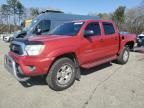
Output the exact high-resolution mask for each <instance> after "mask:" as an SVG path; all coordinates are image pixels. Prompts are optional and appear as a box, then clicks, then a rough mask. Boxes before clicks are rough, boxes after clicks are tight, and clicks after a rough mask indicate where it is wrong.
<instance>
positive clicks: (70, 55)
mask: <svg viewBox="0 0 144 108" xmlns="http://www.w3.org/2000/svg"><path fill="white" fill-rule="evenodd" d="M62 57H68V58H70V59H71V60H72V61H73V62H75V60H76V55H75V53H67V54H63V55H60V56H58V57H56V58H55V60H54V61H56V60H57V59H60V58H62Z"/></svg>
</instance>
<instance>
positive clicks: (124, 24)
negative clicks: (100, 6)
mask: <svg viewBox="0 0 144 108" xmlns="http://www.w3.org/2000/svg"><path fill="white" fill-rule="evenodd" d="M96 15H98V16H99V17H100V18H101V19H105V20H113V21H115V23H116V24H117V25H118V27H119V29H120V31H126V32H131V33H136V34H140V33H142V32H144V0H143V1H142V2H141V4H140V5H139V6H137V7H133V8H131V9H127V8H126V7H125V6H119V7H118V8H117V9H116V10H115V11H114V12H113V13H99V14H96Z"/></svg>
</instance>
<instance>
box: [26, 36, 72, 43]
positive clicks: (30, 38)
mask: <svg viewBox="0 0 144 108" xmlns="http://www.w3.org/2000/svg"><path fill="white" fill-rule="evenodd" d="M70 37H72V36H61V35H46V36H45V35H41V36H36V37H29V38H27V39H28V41H41V42H47V41H51V40H58V39H64V38H70Z"/></svg>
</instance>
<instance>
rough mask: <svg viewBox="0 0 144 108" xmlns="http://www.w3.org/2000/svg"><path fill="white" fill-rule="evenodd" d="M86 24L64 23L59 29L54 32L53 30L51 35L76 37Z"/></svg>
mask: <svg viewBox="0 0 144 108" xmlns="http://www.w3.org/2000/svg"><path fill="white" fill-rule="evenodd" d="M83 24H84V22H70V23H64V24H62V25H60V26H58V27H56V28H55V29H54V30H52V31H51V32H50V33H49V34H51V35H69V36H74V35H76V34H77V33H78V32H79V30H80V28H81V27H82V25H83Z"/></svg>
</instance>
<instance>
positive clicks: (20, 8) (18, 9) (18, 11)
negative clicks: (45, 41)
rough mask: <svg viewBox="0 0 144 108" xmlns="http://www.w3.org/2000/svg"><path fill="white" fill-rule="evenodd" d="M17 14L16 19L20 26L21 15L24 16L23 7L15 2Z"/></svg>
mask: <svg viewBox="0 0 144 108" xmlns="http://www.w3.org/2000/svg"><path fill="white" fill-rule="evenodd" d="M16 7H17V14H18V17H19V24H20V19H21V17H22V15H23V14H24V6H23V5H22V3H21V2H19V1H18V2H17V6H16Z"/></svg>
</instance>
